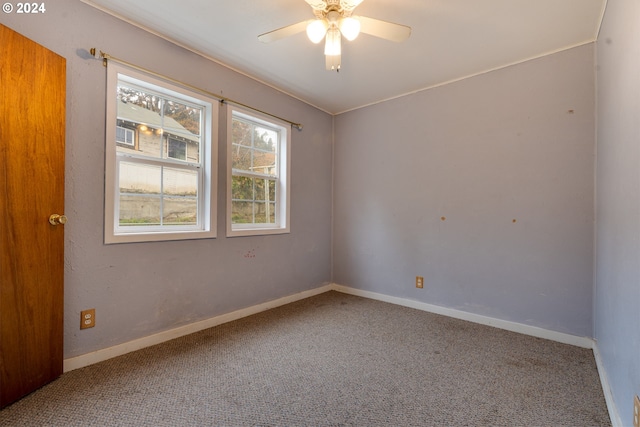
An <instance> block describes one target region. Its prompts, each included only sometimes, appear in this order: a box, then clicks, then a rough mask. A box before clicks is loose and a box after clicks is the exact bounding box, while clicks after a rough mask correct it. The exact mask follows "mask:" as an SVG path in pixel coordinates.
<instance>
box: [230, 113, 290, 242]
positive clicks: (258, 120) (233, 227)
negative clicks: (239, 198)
mask: <svg viewBox="0 0 640 427" xmlns="http://www.w3.org/2000/svg"><path fill="white" fill-rule="evenodd" d="M236 116H237V117H240V118H242V119H244V120H248V121H250V122H253V123H255V124H258V125H263V126H265V127H269V128H276V129H278V130H279V131H280V138H279V141H278V144H279V146H278V151H277V156H278V158H277V161H276V163H277V167H278V173H277V174H276V176H275V177H274V176H271V175H266V174H259V173H258V174H254V175H255V177H257V178H261V177H262V178H265V177H266V178H268V179H273V178H276V223H275V224H273V225H272V224H241V225H238V224H233V222H232V219H233V218H232V208H233V203H232V194H231V190H232V183H233V165H232V162H233V159H232V152H233V149H232V147H233V119H234V117H236ZM290 127H291V126H290V125H289V124H288V123H287V122H285V121H282V120H278V119H274V118H273V117H270V116H268V115H265V114H261V113H258V112H255V111H252V110H248V109H245V108H241V107H238V106H235V105H232V104H227V174H226V175H227V237H238V236H259V235H269V234H286V233H290V232H291V229H290V218H291V214H290V213H291V203H290V201H291V180H290V175H291V173H290V171H291V129H290ZM243 175H244V174H243Z"/></svg>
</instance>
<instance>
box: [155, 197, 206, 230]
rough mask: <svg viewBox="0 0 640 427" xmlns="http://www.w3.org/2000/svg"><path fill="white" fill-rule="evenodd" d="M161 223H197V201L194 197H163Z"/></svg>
mask: <svg viewBox="0 0 640 427" xmlns="http://www.w3.org/2000/svg"><path fill="white" fill-rule="evenodd" d="M162 222H163V225H195V224H197V223H198V201H197V199H196V198H195V197H187V198H185V197H165V198H164V200H163V204H162Z"/></svg>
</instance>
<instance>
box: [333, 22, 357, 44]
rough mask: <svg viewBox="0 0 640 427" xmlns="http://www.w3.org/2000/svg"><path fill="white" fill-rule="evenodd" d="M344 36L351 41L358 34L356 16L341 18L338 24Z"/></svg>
mask: <svg viewBox="0 0 640 427" xmlns="http://www.w3.org/2000/svg"><path fill="white" fill-rule="evenodd" d="M338 26H339V28H340V31H341V32H342V35H343V36H344V38H346V39H347V40H349V41H353V40H355V39H356V37H358V34H360V21H358V20H357V19H356V18H351V17H349V18H342V19H341V20H340V23H339V24H338Z"/></svg>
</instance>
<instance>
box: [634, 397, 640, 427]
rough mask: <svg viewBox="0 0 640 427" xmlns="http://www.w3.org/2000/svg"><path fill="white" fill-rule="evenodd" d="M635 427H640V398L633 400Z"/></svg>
mask: <svg viewBox="0 0 640 427" xmlns="http://www.w3.org/2000/svg"><path fill="white" fill-rule="evenodd" d="M633 427H640V397H638V396H636V397H634V398H633Z"/></svg>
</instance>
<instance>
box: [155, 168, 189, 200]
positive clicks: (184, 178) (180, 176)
mask: <svg viewBox="0 0 640 427" xmlns="http://www.w3.org/2000/svg"><path fill="white" fill-rule="evenodd" d="M162 183H163V188H164V193H165V194H168V195H172V196H190V197H196V196H197V195H198V172H197V171H192V170H183V169H173V168H168V167H165V168H164V176H163V182H162Z"/></svg>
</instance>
